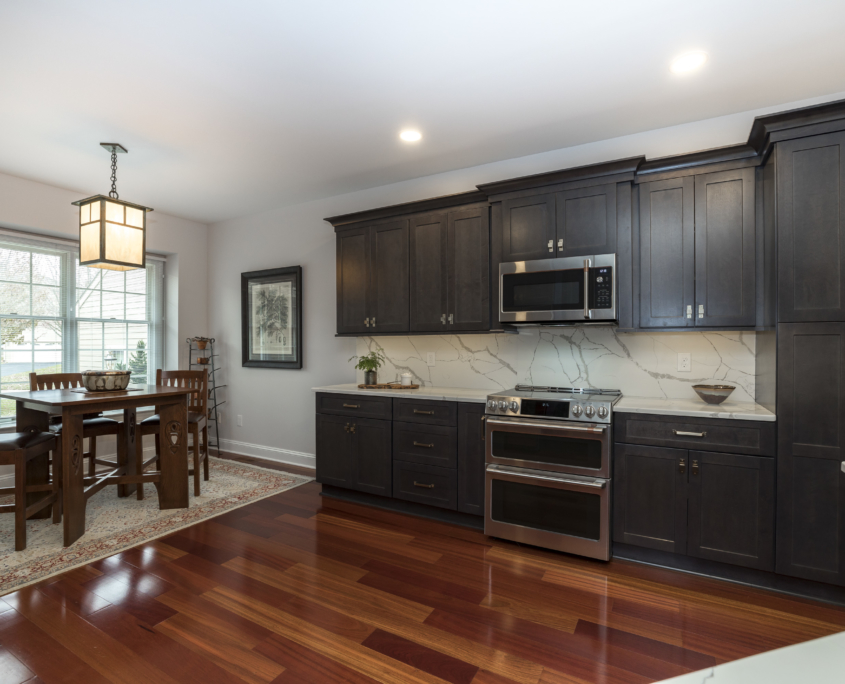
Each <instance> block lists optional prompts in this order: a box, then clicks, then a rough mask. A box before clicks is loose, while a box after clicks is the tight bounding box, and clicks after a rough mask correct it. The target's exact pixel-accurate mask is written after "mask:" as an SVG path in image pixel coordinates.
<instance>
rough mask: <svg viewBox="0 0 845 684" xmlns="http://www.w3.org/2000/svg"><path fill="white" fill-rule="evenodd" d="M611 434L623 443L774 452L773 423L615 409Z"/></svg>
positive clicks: (768, 454) (700, 449) (772, 454)
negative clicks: (630, 411)
mask: <svg viewBox="0 0 845 684" xmlns="http://www.w3.org/2000/svg"><path fill="white" fill-rule="evenodd" d="M614 431H615V435H614V438H615V440H616V441H617V442H624V443H626V444H648V445H653V446H664V447H676V448H686V449H698V450H699V451H723V452H725V451H726V452H731V453H735V454H747V455H750V456H774V453H775V423H773V422H772V423H764V422H758V421H750V420H723V419H718V418H687V417H685V416H653V415H649V414H644V413H621V412H620V413H617V414H616V415H615V417H614Z"/></svg>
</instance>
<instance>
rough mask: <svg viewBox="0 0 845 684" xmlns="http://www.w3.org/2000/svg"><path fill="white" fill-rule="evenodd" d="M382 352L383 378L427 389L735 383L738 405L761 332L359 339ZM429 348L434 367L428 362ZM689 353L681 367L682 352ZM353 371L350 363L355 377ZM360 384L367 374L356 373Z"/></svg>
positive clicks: (650, 392) (645, 388)
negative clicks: (402, 377)
mask: <svg viewBox="0 0 845 684" xmlns="http://www.w3.org/2000/svg"><path fill="white" fill-rule="evenodd" d="M376 349H381V350H382V351H383V352H384V354H385V356H386V357H387V363H386V364H385V365H384V366H383V367H382V368H381V369H380V370H379V379H380V380H381V381H383V382H384V381H388V382H392V381H395V380H396V379H397V378H398V377H399V374H401V373H404V372H409V373H411V374H412V375H413V377H414V382H415V383H417V384H420V385H423V386H425V387H467V388H472V389H484V390H489V391H491V392H494V391H497V390H502V389H510V388H512V387H514V386H515V385H516V384H517V383H526V384H532V385H551V386H556V387H599V388H606V389H618V390H621V391H622V394H623V396H630V397H658V398H664V399H685V398H692V399H696V400H697V397H696V395H695V392H694V391H693V389H692V385H695V384H699V383H715V384H730V385H734V386H735V387H736V390H735V391H734V393H733V394H732V395H731V399H732V400H733V401H735V402H753V401H754V389H755V388H754V384H755V378H754V373H755V349H756V336H755V334H754V333H753V332H743V333H739V332H722V331H712V332H702V331H689V332H680V333H679V332H674V333H669V332H649V333H620V332H617V330H616V328H613V327H609V326H593V327H590V326H580V327H566V328H534V329H528V330H522V331H520V333H519V334H518V335H507V334H487V335H427V336H423V335H419V336H413V335H410V336H395V337H359V338H358V345H357V352H356V353H357V354H358V355H363V354H366V353H368V352H370V351H373V350H376ZM429 352H434V354H435V359H436V361H435V365H434V366H428V365H427V364H426V356H427V354H428V353H429ZM680 352H689V353H690V354H691V355H692V369H691V371H690V372H681V371H678V353H680ZM353 372H354V371H352V369H351V368H350V376H351V374H352V373H353ZM357 378H358V382H363V378H364V374H363V373H359V374H358V376H357Z"/></svg>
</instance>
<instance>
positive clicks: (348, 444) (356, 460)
mask: <svg viewBox="0 0 845 684" xmlns="http://www.w3.org/2000/svg"><path fill="white" fill-rule="evenodd" d="M325 396H326V395H318V403H317V406H318V410H319V409H320V397H325ZM331 396H334V397H342V396H345V395H331ZM349 405H350V406H351V405H352V404H351V403H350V404H349ZM388 406H389V400H388ZM365 408H366V407H363V408H362V407H361V405H359V408H358V409H352V408H350V409H345V408H341V407H338V408H334V407H332V406H329V407H327V408H325V409H323V410H326V411H336V413H337V414H341V415H336V414H335V413H318V414H317V455H316V456H317V458H316V460H317V481H318V482H321V483H323V484H328V485H334V486H336V487H344V488H346V489H353V490H356V491H359V492H367V493H369V494H378V495H380V496H390V495H391V491H392V465H393V461H392V456H391V453H392V450H391V435H392V425H393V424H392V423H391V421H389V420H374V419H372V418H361V417H359V416H357V415H355V413H356V412H361V411H364V410H365ZM388 415H389V414H388Z"/></svg>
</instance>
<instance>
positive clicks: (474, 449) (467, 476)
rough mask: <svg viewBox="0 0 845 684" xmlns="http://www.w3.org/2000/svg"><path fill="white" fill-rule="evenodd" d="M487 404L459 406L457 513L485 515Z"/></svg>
mask: <svg viewBox="0 0 845 684" xmlns="http://www.w3.org/2000/svg"><path fill="white" fill-rule="evenodd" d="M484 468H485V466H484V404H458V510H459V511H461V512H463V513H471V514H472V515H484Z"/></svg>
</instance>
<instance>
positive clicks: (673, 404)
mask: <svg viewBox="0 0 845 684" xmlns="http://www.w3.org/2000/svg"><path fill="white" fill-rule="evenodd" d="M613 410H614V411H618V412H619V413H651V414H656V415H661V416H690V417H692V418H731V419H733V420H762V421H775V420H777V417H776V416H775V414H774V413H772V412H771V411H769V409H767V408H764V407H763V406H760V404H755V403H754V402H750V401H731V400H730V399H726V400H725V401H723V402H722V403H721V404H718V405H715V406H714V405H713V404H706V403H704V402H703V401H702V400H701V399H699V398H697V397H696V398H695V399H659V398H656V397H626V396H623V397H622V398H621V399H620V400H619V403H618V404H616V406H614V407H613Z"/></svg>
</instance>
